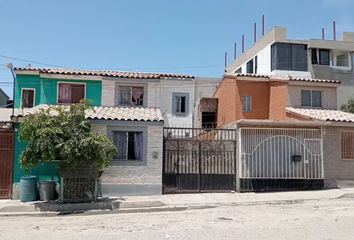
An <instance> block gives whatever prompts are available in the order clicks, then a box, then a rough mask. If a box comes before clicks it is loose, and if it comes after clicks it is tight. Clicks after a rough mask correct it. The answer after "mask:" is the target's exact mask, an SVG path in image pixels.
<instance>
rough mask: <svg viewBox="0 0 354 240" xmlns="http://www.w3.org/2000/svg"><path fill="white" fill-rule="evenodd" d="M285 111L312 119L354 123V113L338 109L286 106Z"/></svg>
mask: <svg viewBox="0 0 354 240" xmlns="http://www.w3.org/2000/svg"><path fill="white" fill-rule="evenodd" d="M286 111H287V112H289V113H292V114H296V115H300V116H303V117H305V118H310V119H313V120H320V121H331V122H352V123H354V114H352V113H346V112H342V111H339V110H325V109H308V108H293V107H287V108H286Z"/></svg>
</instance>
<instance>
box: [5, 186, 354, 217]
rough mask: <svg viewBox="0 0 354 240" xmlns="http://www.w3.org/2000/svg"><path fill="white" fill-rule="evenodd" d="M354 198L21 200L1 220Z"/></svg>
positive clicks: (299, 194) (348, 191) (352, 192)
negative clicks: (75, 201) (71, 214)
mask: <svg viewBox="0 0 354 240" xmlns="http://www.w3.org/2000/svg"><path fill="white" fill-rule="evenodd" d="M344 195H346V196H350V197H352V198H354V188H342V189H330V190H317V191H296V192H271V193H197V194H171V195H159V196H127V197H116V198H114V197H113V198H107V199H102V200H101V201H99V202H98V203H84V204H58V203H43V202H27V203H22V202H20V201H18V200H1V201H0V216H13V215H14V216H18V215H41V214H42V215H57V214H58V213H61V214H63V213H75V212H77V213H81V212H85V213H86V214H101V213H118V212H146V211H177V210H185V209H193V208H194V209H197V208H207V207H218V206H232V205H239V204H243V205H244V204H262V203H273V202H284V201H305V200H321V199H336V198H340V197H342V196H344Z"/></svg>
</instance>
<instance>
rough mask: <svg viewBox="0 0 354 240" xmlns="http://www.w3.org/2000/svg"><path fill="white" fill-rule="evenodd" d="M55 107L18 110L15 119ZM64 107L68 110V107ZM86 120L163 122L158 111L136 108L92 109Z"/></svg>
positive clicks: (47, 106)
mask: <svg viewBox="0 0 354 240" xmlns="http://www.w3.org/2000/svg"><path fill="white" fill-rule="evenodd" d="M56 106H60V105H47V104H41V105H38V106H36V107H34V108H25V109H18V111H17V112H15V117H25V116H28V115H30V114H34V113H38V112H39V111H40V110H42V109H48V108H49V107H56ZM62 106H63V105H62ZM65 107H66V108H69V106H68V105H66V106H65ZM50 114H52V115H56V114H57V112H56V111H53V112H51V113H50ZM86 118H87V119H91V120H94V119H95V120H124V121H156V122H162V121H163V117H162V114H161V111H160V109H158V108H138V107H136V108H134V107H93V110H88V111H87V112H86Z"/></svg>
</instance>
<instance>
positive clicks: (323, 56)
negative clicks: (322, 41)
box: [318, 49, 330, 66]
mask: <svg viewBox="0 0 354 240" xmlns="http://www.w3.org/2000/svg"><path fill="white" fill-rule="evenodd" d="M318 53H319V59H320V65H327V66H329V63H330V54H329V50H328V49H319V50H318Z"/></svg>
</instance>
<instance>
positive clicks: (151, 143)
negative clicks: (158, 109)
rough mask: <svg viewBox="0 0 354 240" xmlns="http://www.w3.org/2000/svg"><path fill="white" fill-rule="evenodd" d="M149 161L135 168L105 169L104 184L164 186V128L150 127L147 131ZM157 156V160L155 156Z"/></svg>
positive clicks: (116, 167) (115, 167) (137, 164)
mask: <svg viewBox="0 0 354 240" xmlns="http://www.w3.org/2000/svg"><path fill="white" fill-rule="evenodd" d="M147 133H148V134H147V138H144V140H146V141H147V161H146V163H145V162H135V163H136V165H135V166H110V167H108V168H106V169H104V173H103V175H102V183H103V184H143V185H151V184H154V185H161V184H162V144H163V143H162V141H163V138H162V136H163V127H162V126H159V127H155V126H149V127H148V130H147ZM154 155H155V156H156V155H157V158H155V156H154Z"/></svg>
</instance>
